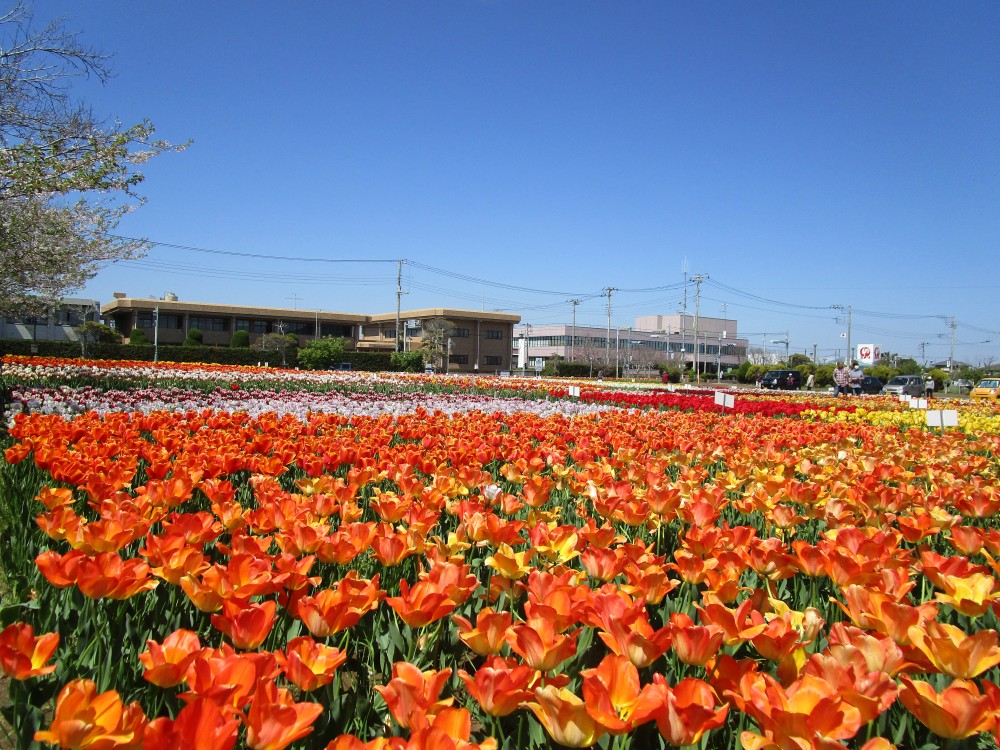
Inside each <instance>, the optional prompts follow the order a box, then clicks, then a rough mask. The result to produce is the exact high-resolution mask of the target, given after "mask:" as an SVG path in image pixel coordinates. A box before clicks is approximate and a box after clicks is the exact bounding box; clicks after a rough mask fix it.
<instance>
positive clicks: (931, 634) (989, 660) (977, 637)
mask: <svg viewBox="0 0 1000 750" xmlns="http://www.w3.org/2000/svg"><path fill="white" fill-rule="evenodd" d="M907 633H908V634H909V637H910V641H911V642H912V644H913V646H914V647H915V648H917V649H918V650H919V651H920V652H921V653H922V654H923V655H924V656H926V657H927V658H928V660H930V662H931V663H932V664H933V665H934V666H935V667H937V668H938V670H940V671H941V672H943V673H944V674H946V675H950V676H951V677H961V678H964V679H969V680H971V679H972V678H973V677H977V676H979V675H980V674H982V673H983V672H985V671H986V670H987V669H991V668H992V667H995V666H996V665H997V664H1000V648H997V631H995V630H980V631H978V632H976V633H974V634H973V635H968V634H967V633H966V632H965V631H964V630H962V629H961V628H957V627H955V626H954V625H947V624H945V623H940V622H928V623H926V624H925V625H924V626H923V627H912V628H910V629H909V630H908V631H907Z"/></svg>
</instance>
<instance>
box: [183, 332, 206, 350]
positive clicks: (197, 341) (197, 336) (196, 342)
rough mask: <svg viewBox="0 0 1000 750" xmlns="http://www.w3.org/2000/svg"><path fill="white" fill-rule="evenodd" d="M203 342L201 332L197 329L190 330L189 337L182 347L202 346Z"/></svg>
mask: <svg viewBox="0 0 1000 750" xmlns="http://www.w3.org/2000/svg"><path fill="white" fill-rule="evenodd" d="M201 341H202V336H201V331H200V330H198V329H197V328H189V329H188V332H187V337H186V338H185V339H184V343H183V344H181V346H201Z"/></svg>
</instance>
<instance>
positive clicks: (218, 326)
mask: <svg viewBox="0 0 1000 750" xmlns="http://www.w3.org/2000/svg"><path fill="white" fill-rule="evenodd" d="M227 327H228V326H226V319H225V318H205V317H201V316H197V315H192V316H191V317H190V318H188V330H190V329H192V328H197V329H198V330H199V331H202V332H204V331H225V330H226V329H227Z"/></svg>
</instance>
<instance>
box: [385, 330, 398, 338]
mask: <svg viewBox="0 0 1000 750" xmlns="http://www.w3.org/2000/svg"><path fill="white" fill-rule="evenodd" d="M382 338H384V339H394V338H396V329H395V328H383V329H382Z"/></svg>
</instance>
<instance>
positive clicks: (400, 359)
mask: <svg viewBox="0 0 1000 750" xmlns="http://www.w3.org/2000/svg"><path fill="white" fill-rule="evenodd" d="M389 363H390V364H391V365H392V369H393V370H395V371H396V372H422V371H423V369H424V355H423V352H419V351H412V352H392V353H391V354H389Z"/></svg>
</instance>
